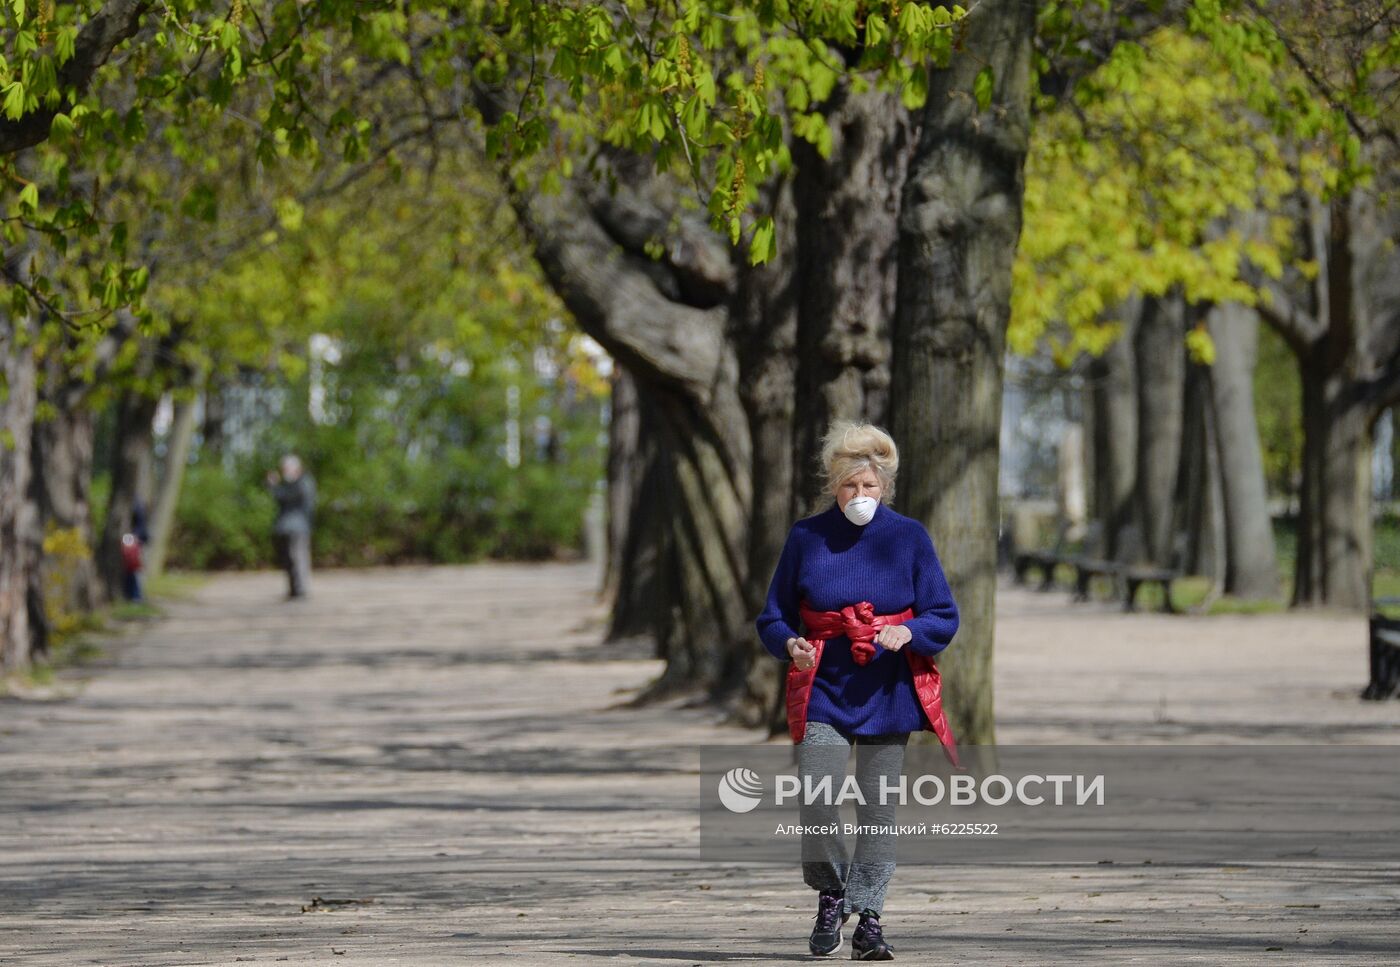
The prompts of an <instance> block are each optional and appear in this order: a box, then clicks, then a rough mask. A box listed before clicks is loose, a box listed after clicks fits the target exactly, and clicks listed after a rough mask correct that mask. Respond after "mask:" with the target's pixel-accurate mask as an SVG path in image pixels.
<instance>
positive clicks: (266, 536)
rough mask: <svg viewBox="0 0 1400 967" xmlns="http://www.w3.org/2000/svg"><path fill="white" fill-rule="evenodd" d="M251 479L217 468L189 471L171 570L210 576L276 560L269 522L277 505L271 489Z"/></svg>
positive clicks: (172, 546)
mask: <svg viewBox="0 0 1400 967" xmlns="http://www.w3.org/2000/svg"><path fill="white" fill-rule="evenodd" d="M248 476H249V475H248V474H246V473H245V474H243V475H242V478H241V479H240V477H238V476H233V475H229V474H226V473H224V470H223V468H222V467H219V466H217V465H212V466H211V465H207V464H196V465H195V466H192V467H189V468H187V469H186V471H185V482H184V486H183V487H182V488H181V490H180V503H179V506H178V507H177V508H176V512H175V518H176V524H175V530H174V532H173V533H172V535H171V544H170V548H169V551H168V552H167V561H168V562H169V563H168V566H170V567H175V568H185V569H189V570H193V571H204V570H211V569H216V568H251V567H258V566H259V565H263V564H267V563H269V562H271V561H272V559H273V552H272V539H271V536H270V533H271V531H270V524H269V521H271V520H272V518H273V517H274V516H275V513H276V506H277V505H276V503H275V502H274V501H273V499H272V496H271V495H270V494H269V493H268V491H267V488H266V487H263V486H261V484H260V482H259V481H254V480H250V479H248Z"/></svg>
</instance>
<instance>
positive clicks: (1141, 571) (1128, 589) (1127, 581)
mask: <svg viewBox="0 0 1400 967" xmlns="http://www.w3.org/2000/svg"><path fill="white" fill-rule="evenodd" d="M1179 577H1181V572H1180V571H1177V570H1173V569H1172V568H1166V567H1152V566H1151V565H1140V564H1130V565H1128V566H1126V567H1124V568H1123V570H1122V580H1123V583H1124V596H1123V610H1124V611H1136V610H1137V594H1138V588H1140V587H1142V586H1143V585H1144V584H1158V585H1161V588H1162V610H1163V611H1165V612H1166V613H1167V614H1178V613H1179V612H1178V611H1177V610H1176V605H1175V603H1173V602H1172V582H1173V581H1175V580H1176V579H1177V578H1179Z"/></svg>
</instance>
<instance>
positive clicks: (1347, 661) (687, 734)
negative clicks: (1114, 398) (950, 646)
mask: <svg viewBox="0 0 1400 967" xmlns="http://www.w3.org/2000/svg"><path fill="white" fill-rule="evenodd" d="M593 586H594V574H593V572H592V571H591V570H590V569H589V568H587V567H585V566H579V565H546V566H524V565H518V566H516V565H506V566H501V565H490V566H480V567H464V568H435V569H398V570H393V571H357V572H340V573H322V574H319V575H318V576H317V583H316V586H315V597H314V598H313V599H312V600H311V601H309V602H306V603H296V604H294V603H286V602H283V601H281V600H279V598H278V592H279V590H280V585H279V581H278V578H277V577H276V576H274V575H271V574H256V575H239V576H229V577H220V578H217V579H214V580H212V581H211V582H210V583H209V584H208V585H207V586H206V587H205V588H204V589H203V590H202V591H200V592H199V593H198V594H197V595H196V596H195V597H194V598H193V599H191V600H189V601H184V602H181V603H178V604H175V605H173V606H171V608H170V615H169V617H168V619H167V620H164V621H161V622H158V623H152V624H149V625H145V626H141V627H138V628H137V629H135V630H133V631H132V632H131V633H129V634H127V635H126V636H125V637H124V638H123V639H122V640H120V641H118V642H116V643H114V644H113V645H112V646H111V647H110V648H109V652H108V658H107V660H106V661H104V662H103V663H102V664H101V665H100V666H98V667H95V668H91V669H87V670H85V671H84V673H83V677H86V678H88V679H89V680H88V681H87V682H86V683H85V684H83V686H82V687H81V688H78V689H75V695H74V696H73V697H71V698H68V699H64V700H55V701H46V702H39V701H19V700H14V699H7V700H0V964H7V965H8V964H15V965H19V964H23V965H25V967H49V965H65V967H67V965H78V964H102V965H108V967H115V965H137V964H139V965H173V964H233V963H239V962H252V963H288V964H312V963H316V964H321V963H331V964H363V965H397V964H402V965H413V967H431V965H439V964H459V963H465V962H470V961H484V962H490V963H495V962H501V963H516V964H529V965H537V964H538V965H549V964H594V963H621V964H657V965H683V964H701V963H717V962H740V963H772V962H786V961H800V960H810V959H811V958H809V957H808V956H807V955H806V951H805V937H806V933H807V931H808V929H809V928H810V925H811V921H810V919H809V918H810V913H811V909H810V908H811V906H812V896H811V894H810V892H809V891H807V890H806V888H805V887H803V886H802V885H801V883H800V878H799V877H798V876H797V875H796V873H795V871H789V870H781V869H772V868H754V869H742V868H737V867H725V866H714V865H704V864H701V863H699V862H697V861H696V860H695V859H694V858H693V857H694V855H695V847H696V842H697V840H696V825H695V818H694V817H695V773H694V770H695V768H696V756H695V755H694V752H693V749H694V747H695V746H696V745H699V744H707V743H714V744H720V743H733V742H742V741H757V739H756V737H754V736H752V735H751V734H749V733H744V732H740V731H738V730H735V729H730V728H724V727H721V726H719V725H717V724H716V723H715V722H714V721H713V716H712V714H711V713H709V712H707V711H706V710H704V709H696V708H681V707H674V706H667V707H653V708H648V709H643V710H633V709H626V708H622V707H617V704H618V703H619V702H620V701H621V700H623V699H625V698H626V697H627V696H628V695H629V694H631V693H632V692H633V691H634V690H635V689H637V688H638V687H639V686H640V685H642V684H643V683H644V682H646V681H647V680H648V678H650V677H651V676H653V675H654V674H655V673H656V671H657V670H658V663H657V662H655V661H654V660H652V659H650V658H649V657H648V656H647V654H646V653H645V651H644V650H643V651H640V652H638V651H636V650H632V649H626V648H615V647H609V646H603V645H600V644H599V635H600V629H601V622H602V619H603V614H602V612H601V610H600V609H599V608H598V606H597V605H596V603H595V601H594V599H593V594H592V588H593ZM1001 607H1002V614H1001V615H1000V617H999V625H998V649H999V654H998V675H997V689H998V713H999V720H1000V722H1001V726H1000V736H999V737H1000V739H1001V740H1002V741H1003V742H1100V741H1101V742H1145V741H1151V742H1157V741H1192V742H1305V741H1336V742H1348V743H1351V742H1361V743H1372V742H1397V741H1400V729H1397V725H1400V702H1392V703H1385V704H1366V703H1361V702H1358V701H1356V700H1355V697H1354V696H1355V693H1356V691H1357V689H1358V688H1359V687H1360V686H1361V685H1362V684H1363V683H1364V680H1365V662H1364V654H1365V649H1364V624H1363V623H1362V622H1361V621H1360V620H1358V619H1355V618H1336V617H1330V616H1301V617H1294V616H1268V617H1238V618H1214V619H1198V618H1163V617H1157V616H1151V615H1140V616H1122V615H1118V614H1114V613H1112V612H1111V611H1109V610H1107V609H1106V608H1098V607H1096V606H1079V607H1074V608H1071V607H1069V606H1068V605H1067V604H1066V603H1065V600H1064V597H1063V596H1062V595H1058V594H1055V595H1049V596H1042V595H1037V594H1034V593H1032V592H1019V591H1008V592H1007V593H1005V594H1003V595H1002V599H1001ZM318 898H319V899H318ZM1397 914H1400V872H1397V871H1396V870H1394V869H1390V870H1384V869H1380V870H1370V871H1365V870H1357V869H1346V868H1328V867H1318V866H1297V867H1292V866H1285V865H1269V866H1247V867H1224V868H1221V867H1210V868H1196V867H1167V868H1163V867H1156V868H1145V867H1135V868H1127V867H1103V866H1067V865H1050V866H1043V867H1005V866H1003V867H991V866H985V865H983V866H975V867H974V866H963V867H956V866H950V867H947V868H936V867H912V866H911V867H906V868H904V869H902V870H901V871H900V873H899V874H898V875H897V876H896V879H895V888H894V892H893V893H892V895H891V898H890V900H889V901H888V903H887V906H886V913H885V919H886V922H887V924H888V930H889V933H890V936H891V939H892V940H894V941H895V942H896V946H897V948H898V950H899V951H900V959H901V960H902V961H904V962H907V963H919V964H939V963H947V964H998V965H1000V964H1069V963H1084V962H1090V963H1101V964H1115V965H1117V964H1127V963H1134V964H1164V965H1165V964H1172V965H1176V964H1209V965H1221V964H1260V963H1264V964H1290V965H1291V964H1297V963H1304V962H1312V963H1332V962H1337V963H1343V962H1345V963H1355V964H1371V963H1374V964H1382V963H1394V962H1395V960H1396V954H1395V951H1397V950H1400V916H1397Z"/></svg>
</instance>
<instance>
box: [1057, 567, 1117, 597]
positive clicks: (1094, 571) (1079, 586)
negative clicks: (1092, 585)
mask: <svg viewBox="0 0 1400 967" xmlns="http://www.w3.org/2000/svg"><path fill="white" fill-rule="evenodd" d="M1068 563H1069V564H1070V565H1071V566H1073V567H1074V600H1076V601H1088V600H1089V582H1090V581H1092V580H1093V579H1094V578H1096V577H1110V578H1114V579H1115V584H1116V583H1117V582H1116V579H1117V578H1118V576H1119V574H1120V573H1122V571H1123V565H1121V564H1119V563H1117V562H1116V561H1109V560H1105V559H1104V558H1099V557H1076V558H1071V559H1070V560H1069V562H1068Z"/></svg>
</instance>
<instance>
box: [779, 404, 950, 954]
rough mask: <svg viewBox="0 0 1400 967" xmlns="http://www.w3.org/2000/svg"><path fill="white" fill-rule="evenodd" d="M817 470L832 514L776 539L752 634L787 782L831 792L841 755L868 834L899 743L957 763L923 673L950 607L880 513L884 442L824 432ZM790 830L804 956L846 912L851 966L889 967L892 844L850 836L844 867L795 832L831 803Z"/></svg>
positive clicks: (913, 549) (934, 564) (814, 840)
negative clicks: (784, 729)
mask: <svg viewBox="0 0 1400 967" xmlns="http://www.w3.org/2000/svg"><path fill="white" fill-rule="evenodd" d="M822 462H823V464H824V466H825V468H826V486H825V490H824V496H826V497H830V498H832V503H831V504H829V505H828V506H827V507H826V509H824V510H822V511H821V512H820V513H817V514H815V515H813V516H811V517H804V518H803V519H801V520H799V521H798V522H797V523H796V524H794V525H793V527H792V530H791V531H790V532H789V533H788V536H787V541H786V543H785V544H784V545H783V552H782V556H781V558H780V559H779V561H778V566H777V570H776V571H775V572H774V574H773V580H772V583H771V585H770V586H769V589H768V602H767V605H766V607H765V608H764V609H763V613H762V614H760V615H759V616H758V622H757V624H758V634H759V637H760V638H761V639H762V641H763V644H764V646H765V647H766V648H767V649H768V651H769V652H771V653H772V655H773V656H774V657H775V658H778V659H781V660H786V661H789V662H791V664H790V665H789V667H788V671H787V717H788V730H789V732H790V734H791V735H792V740H793V742H795V743H796V744H797V753H798V756H797V758H798V770H799V772H800V773H802V775H803V776H804V777H806V776H814V777H816V778H820V777H821V776H822V775H832V774H834V775H835V782H834V785H833V788H838V789H839V788H840V787H841V782H842V780H843V778H844V770H845V763H846V760H847V758H848V757H849V754H850V750H851V747H852V746H854V747H855V748H856V781H857V784H858V785H859V786H860V788H861V791H862V794H863V798H864V799H865V800H866V804H865V805H858V806H857V819H858V823H859V825H860V826H861V827H866V826H875V827H878V826H882V825H888V824H890V823H892V822H893V819H894V804H893V803H890V804H887V805H886V804H882V803H880V802H879V799H880V796H879V789H880V778H881V777H882V776H890V777H892V778H896V779H897V777H898V776H899V774H900V771H901V769H902V768H903V764H904V748H905V745H906V743H907V742H908V740H909V733H911V732H919V731H923V730H925V729H928V730H931V731H933V732H934V733H936V734H937V736H938V738H939V740H940V741H941V742H942V744H943V748H944V752H945V754H946V755H947V757H948V758H949V760H950V761H952V763H953V764H954V765H955V766H956V765H957V764H958V759H957V749H956V745H955V743H954V739H953V734H952V730H951V729H950V728H949V727H948V722H947V719H946V718H945V716H944V714H943V711H942V705H941V685H940V680H939V674H938V668H937V666H936V665H935V664H934V662H933V656H934V655H936V654H938V653H939V652H940V651H942V650H943V649H944V648H946V647H947V646H948V643H949V642H950V641H952V640H953V635H954V633H955V632H956V631H957V630H958V608H957V604H956V603H955V602H954V601H953V595H952V592H951V591H950V590H949V588H948V582H947V580H946V579H945V578H944V575H943V569H942V567H941V565H940V564H939V561H938V555H937V553H936V552H935V550H934V547H933V541H932V540H931V539H930V538H929V535H928V531H927V530H925V529H924V526H923V525H922V524H920V523H919V522H918V521H916V520H913V519H911V518H909V517H905V516H903V515H902V514H898V513H896V512H895V511H894V510H892V509H890V507H889V506H888V504H887V502H888V501H889V500H890V499H891V498H892V497H893V495H894V483H895V474H896V472H897V471H898V469H899V455H898V451H897V450H896V448H895V444H894V440H892V439H891V438H890V435H889V434H888V433H886V432H885V431H884V430H882V429H880V428H879V427H875V426H870V425H868V424H862V423H850V422H846V421H837V422H835V423H833V424H832V425H831V427H830V429H829V430H828V432H827V435H826V438H825V441H824V444H823V447H822ZM833 763H836V765H835V766H833ZM804 787H805V782H804ZM801 820H802V825H803V827H804V835H803V843H802V858H803V863H802V872H803V879H804V881H805V882H806V883H807V885H808V886H810V887H811V888H812V889H814V890H817V891H818V896H817V913H816V925H815V926H814V927H813V928H812V934H811V937H810V938H809V941H808V946H809V948H810V949H811V951H812V953H814V954H831V953H835V952H836V951H837V950H839V949H840V947H841V943H842V937H841V928H842V925H843V924H844V923H845V922H846V921H847V919H849V917H850V916H851V914H852V913H856V914H858V915H859V917H860V920H859V924H858V925H857V927H856V930H855V933H854V934H852V937H851V959H853V960H893V959H894V948H893V946H891V945H890V943H889V942H888V941H886V940H885V937H884V932H883V929H882V926H881V922H880V914H881V912H882V910H883V908H884V902H885V894H886V891H887V890H888V888H889V884H890V879H891V877H892V876H893V875H894V868H895V864H894V849H893V842H892V837H889V836H884V835H879V834H878V833H877V834H867V833H865V832H863V831H862V832H861V833H860V835H858V836H857V838H856V845H855V850H854V852H853V853H852V855H851V857H850V858H849V859H848V858H847V854H846V847H845V842H844V840H843V839H842V838H841V837H840V836H837V835H819V834H815V833H813V834H811V835H809V834H807V833H806V832H805V830H806V829H808V828H812V827H820V826H828V824H830V823H833V822H838V821H839V820H838V813H837V807H836V806H835V805H834V804H829V803H807V802H805V801H804V802H803V804H802V807H801ZM828 828H830V827H828ZM835 828H840V827H839V825H838V826H837V827H835Z"/></svg>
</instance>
